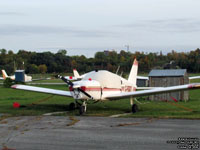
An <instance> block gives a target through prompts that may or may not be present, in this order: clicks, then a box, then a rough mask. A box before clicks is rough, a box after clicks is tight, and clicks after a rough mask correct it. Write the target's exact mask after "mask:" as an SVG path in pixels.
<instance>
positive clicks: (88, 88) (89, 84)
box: [69, 80, 100, 99]
mask: <svg viewBox="0 0 200 150" xmlns="http://www.w3.org/2000/svg"><path fill="white" fill-rule="evenodd" d="M73 84H74V85H73V87H69V90H70V91H71V94H72V96H73V97H74V99H89V97H88V96H87V95H86V94H84V93H83V92H81V90H82V91H85V92H86V93H87V94H89V95H91V96H92V97H94V96H95V94H94V91H92V89H95V88H100V83H99V82H98V81H95V80H81V81H76V82H73ZM79 89H81V90H79Z"/></svg>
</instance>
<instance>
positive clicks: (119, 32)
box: [0, 0, 200, 56]
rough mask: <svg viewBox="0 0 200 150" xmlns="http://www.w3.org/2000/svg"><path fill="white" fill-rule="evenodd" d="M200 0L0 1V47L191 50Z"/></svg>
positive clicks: (199, 27)
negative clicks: (128, 47)
mask: <svg viewBox="0 0 200 150" xmlns="http://www.w3.org/2000/svg"><path fill="white" fill-rule="evenodd" d="M199 8H200V0H73V1H72V0H71V1H69V0H32V1H28V0H0V48H5V49H7V50H9V49H12V50H14V51H15V52H17V51H18V50H19V49H25V50H31V51H52V52H57V51H58V50H59V49H66V50H67V51H68V54H69V55H81V54H83V55H86V56H93V54H94V53H95V51H103V50H106V49H115V50H117V51H120V50H121V49H125V50H126V47H125V45H129V46H130V51H131V52H134V51H136V50H137V51H145V52H159V51H160V50H162V51H163V52H164V51H165V52H166V51H171V50H172V49H174V50H176V51H184V52H186V51H189V50H192V49H196V48H198V47H200V46H199V44H200V37H199V36H200V9H199Z"/></svg>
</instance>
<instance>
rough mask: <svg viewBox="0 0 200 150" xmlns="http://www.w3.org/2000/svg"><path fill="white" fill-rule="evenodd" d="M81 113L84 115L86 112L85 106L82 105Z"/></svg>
mask: <svg viewBox="0 0 200 150" xmlns="http://www.w3.org/2000/svg"><path fill="white" fill-rule="evenodd" d="M79 113H80V115H83V114H84V113H85V106H80V108H79Z"/></svg>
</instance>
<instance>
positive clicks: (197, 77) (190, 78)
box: [189, 76, 200, 80]
mask: <svg viewBox="0 0 200 150" xmlns="http://www.w3.org/2000/svg"><path fill="white" fill-rule="evenodd" d="M192 79H200V76H194V77H189V80H192Z"/></svg>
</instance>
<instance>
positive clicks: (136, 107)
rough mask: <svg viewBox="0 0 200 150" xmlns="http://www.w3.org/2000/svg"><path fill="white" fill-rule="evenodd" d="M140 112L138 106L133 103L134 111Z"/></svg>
mask: <svg viewBox="0 0 200 150" xmlns="http://www.w3.org/2000/svg"><path fill="white" fill-rule="evenodd" d="M136 112H138V106H137V105H136V104H133V105H132V113H136Z"/></svg>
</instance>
